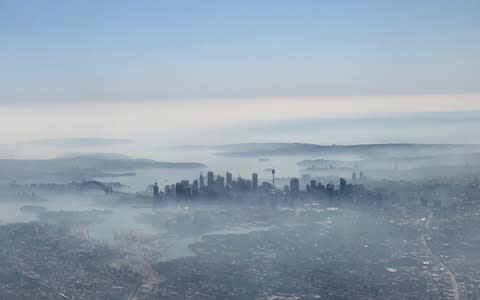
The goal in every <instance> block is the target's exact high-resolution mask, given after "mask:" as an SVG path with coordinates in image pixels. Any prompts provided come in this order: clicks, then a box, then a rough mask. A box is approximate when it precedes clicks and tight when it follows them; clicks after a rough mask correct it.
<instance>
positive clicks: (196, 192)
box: [192, 180, 199, 197]
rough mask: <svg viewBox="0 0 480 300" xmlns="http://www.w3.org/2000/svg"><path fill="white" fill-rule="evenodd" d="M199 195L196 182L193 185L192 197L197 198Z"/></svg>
mask: <svg viewBox="0 0 480 300" xmlns="http://www.w3.org/2000/svg"><path fill="white" fill-rule="evenodd" d="M198 193H199V188H198V180H194V181H193V185H192V196H194V197H196V196H198Z"/></svg>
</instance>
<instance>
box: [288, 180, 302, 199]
mask: <svg viewBox="0 0 480 300" xmlns="http://www.w3.org/2000/svg"><path fill="white" fill-rule="evenodd" d="M299 191H300V182H299V181H298V178H292V179H290V194H292V195H297V194H298V192H299Z"/></svg>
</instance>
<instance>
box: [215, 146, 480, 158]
mask: <svg viewBox="0 0 480 300" xmlns="http://www.w3.org/2000/svg"><path fill="white" fill-rule="evenodd" d="M216 148H217V149H218V150H219V152H218V153H217V154H218V155H222V156H232V157H239V156H240V157H241V156H272V155H305V154H308V155H311V154H314V155H329V154H355V155H360V156H362V157H378V156H382V157H391V156H403V155H405V154H408V153H416V154H423V155H426V154H429V153H432V152H435V153H471V152H475V151H479V150H480V145H471V144H408V143H403V144H402V143H399V144H360V145H318V144H307V143H245V144H231V145H223V146H217V147H216Z"/></svg>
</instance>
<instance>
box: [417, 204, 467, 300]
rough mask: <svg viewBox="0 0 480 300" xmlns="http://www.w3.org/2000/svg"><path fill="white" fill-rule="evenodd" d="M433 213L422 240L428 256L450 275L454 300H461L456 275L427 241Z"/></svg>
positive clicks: (426, 223)
mask: <svg viewBox="0 0 480 300" xmlns="http://www.w3.org/2000/svg"><path fill="white" fill-rule="evenodd" d="M432 216H433V212H430V214H429V215H428V218H427V222H425V232H424V233H423V234H422V236H421V239H422V243H423V246H424V247H425V249H426V250H427V252H428V254H429V255H430V256H431V257H432V258H433V259H434V260H435V262H436V263H438V264H439V265H440V266H441V267H442V268H443V269H444V270H445V271H446V272H447V274H448V276H449V277H450V282H451V284H452V291H453V299H454V300H460V293H459V292H458V284H457V279H456V278H455V274H453V272H452V271H450V269H449V268H448V267H447V266H446V265H445V264H444V263H443V262H442V260H441V259H440V258H439V257H438V256H437V255H435V254H434V253H433V252H432V250H431V249H430V247H429V246H428V244H427V242H426V241H425V234H426V233H427V232H429V231H430V221H431V220H432Z"/></svg>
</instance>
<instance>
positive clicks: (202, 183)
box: [200, 173, 205, 188]
mask: <svg viewBox="0 0 480 300" xmlns="http://www.w3.org/2000/svg"><path fill="white" fill-rule="evenodd" d="M204 186H205V178H204V177H203V174H202V173H200V188H203V187H204Z"/></svg>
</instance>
